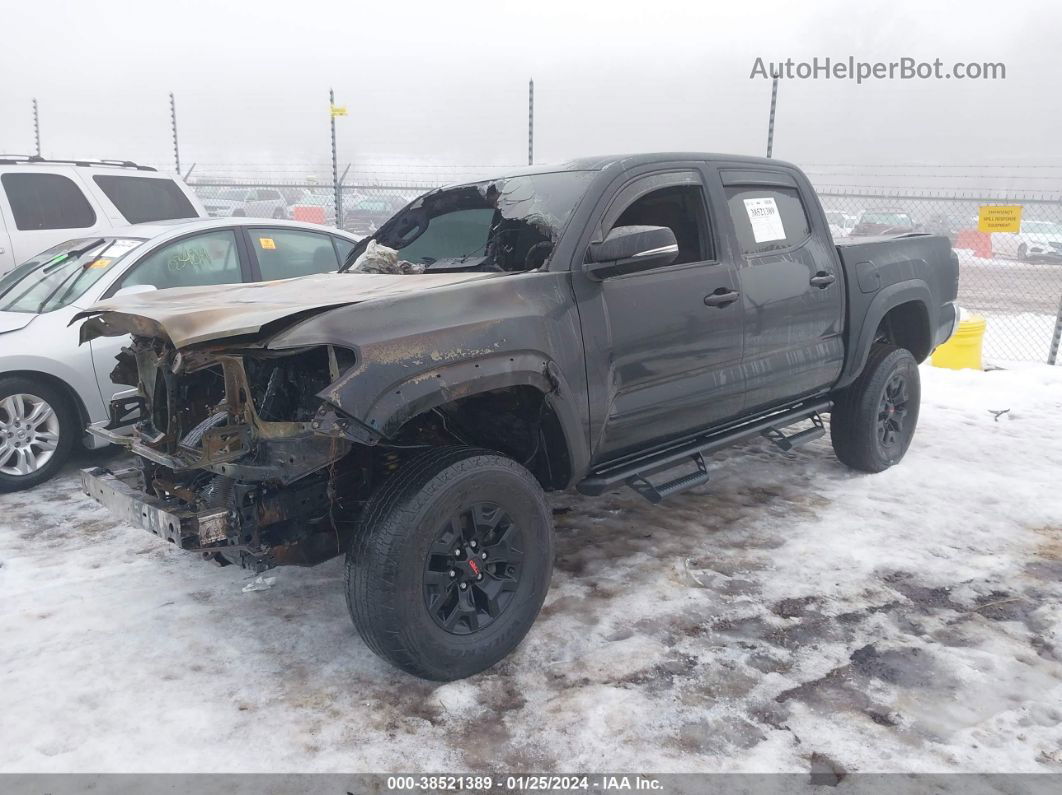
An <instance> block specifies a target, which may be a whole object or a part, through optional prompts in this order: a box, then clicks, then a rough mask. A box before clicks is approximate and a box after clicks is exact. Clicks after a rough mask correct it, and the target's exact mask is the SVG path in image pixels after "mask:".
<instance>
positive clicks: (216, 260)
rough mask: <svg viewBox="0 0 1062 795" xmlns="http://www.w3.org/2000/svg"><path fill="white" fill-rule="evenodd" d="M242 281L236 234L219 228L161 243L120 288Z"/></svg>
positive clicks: (165, 287)
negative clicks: (139, 285)
mask: <svg viewBox="0 0 1062 795" xmlns="http://www.w3.org/2000/svg"><path fill="white" fill-rule="evenodd" d="M242 281H243V275H242V273H241V272H240V258H239V255H238V254H237V251H236V234H235V233H234V232H233V231H232V230H231V229H221V230H218V231H215V232H204V233H203V234H201V235H193V236H191V237H185V238H181V239H180V240H177V241H174V242H173V243H166V244H164V245H163V246H162V247H161V248H159V249H158V250H157V251H155V252H154V253H152V254H148V255H147V256H146V257H144V259H143V260H141V261H140V262H139V263H137V264H136V266H135V267H134V268H133V269H132V270H131V271H130V272H129V273H128V274H126V276H125V278H124V279H122V287H129V286H132V285H136V284H149V285H151V286H152V287H157V288H158V289H160V290H165V289H168V288H170V287H198V286H201V285H210V284H235V283H237V282H242Z"/></svg>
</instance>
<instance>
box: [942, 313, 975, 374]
mask: <svg viewBox="0 0 1062 795" xmlns="http://www.w3.org/2000/svg"><path fill="white" fill-rule="evenodd" d="M984 339H985V319H984V318H983V317H981V316H980V315H971V316H970V317H968V318H967V319H965V320H961V321H959V328H957V329H956V330H955V333H954V334H953V335H952V337H951V339H950V340H948V341H947V342H945V343H944V344H943V345H941V346H940V347H939V348H937V349H936V351H934V352H933V358H932V360H931V361H932V363H933V366H934V367H947V368H948V369H949V370H984V369H985V367H984V363H983V362H982V360H981V347H982V344H983V343H984Z"/></svg>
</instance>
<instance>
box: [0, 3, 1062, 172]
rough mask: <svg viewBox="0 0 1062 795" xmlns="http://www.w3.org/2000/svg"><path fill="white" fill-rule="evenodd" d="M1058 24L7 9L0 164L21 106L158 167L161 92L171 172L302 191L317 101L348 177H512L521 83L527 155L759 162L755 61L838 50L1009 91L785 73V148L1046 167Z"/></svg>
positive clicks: (519, 153)
mask: <svg viewBox="0 0 1062 795" xmlns="http://www.w3.org/2000/svg"><path fill="white" fill-rule="evenodd" d="M1060 22H1062V9H1060V7H1059V5H1058V4H1057V3H1054V2H1046V1H1045V2H1025V3H1019V2H1012V3H1010V4H1001V3H998V2H932V3H930V2H900V1H898V0H891V1H890V2H887V3H856V2H851V1H849V2H818V3H814V2H802V3H797V2H788V3H783V2H773V1H772V0H755V2H730V3H721V4H717V3H708V2H691V3H674V2H664V1H663V0H656V1H655V2H644V0H643V1H642V2H638V3H632V4H627V3H622V2H579V1H578V0H567V2H552V1H551V2H544V1H543V0H537V1H536V2H526V3H511V2H499V1H498V0H495V1H494V2H457V0H451V2H437V1H436V2H421V1H420V0H404V1H403V2H373V3H364V2H360V3H359V2H343V3H338V2H336V3H325V2H313V1H312V0H302V2H291V0H283V1H280V0H255V2H245V1H244V0H235V1H234V0H229V1H228V2H213V3H211V2H201V0H184V2H181V3H160V2H157V1H156V0H143V1H142V2H107V3H89V2H57V1H56V0H33V1H32V2H30V1H29V0H0V29H2V30H3V31H4V35H3V46H2V47H0V152H31V151H32V147H33V138H32V121H31V112H30V103H31V98H32V97H34V96H35V97H37V98H38V100H39V102H40V107H41V127H42V130H41V136H42V148H43V151H44V153H45V154H46V155H49V156H54V157H69V156H79V157H122V158H130V159H135V160H139V161H143V162H149V163H155V164H160V165H163V166H167V167H168V166H169V165H170V164H171V163H172V157H173V154H172V142H171V139H170V130H169V106H168V96H167V95H168V92H169V91H174V92H175V94H176V96H177V103H178V115H179V123H180V145H181V160H182V164H184V165H185V167H187V166H188V165H190V164H191V163H192V162H196V163H199V164H200V166H199V168H200V169H206V170H209V169H210V168H211V166H212V164H230V165H231V164H242V163H249V164H265V163H270V164H272V165H271V167H272V168H273V169H276V170H280V171H285V170H290V171H291V172H292V177H293V178H299V177H300V176H301V175H302V174H303V173H304V172H305V170H306V167H305V165H304V164H308V163H313V162H316V163H323V162H327V160H328V159H329V156H330V155H329V138H328V105H327V101H328V100H327V98H328V89H329V87H330V86H333V87H334V88H335V90H336V95H337V103H339V104H343V105H346V106H347V107H348V108H349V110H350V115H349V116H348V117H347V118H342V119H339V122H338V124H339V151H340V160H341V161H342V162H344V163H346V162H354V163H356V164H358V166H357V167H358V168H359V169H361V170H363V171H364V170H371V169H372V168H376V169H378V170H380V171H386V170H388V169H390V168H391V165H390V164H397V163H408V162H410V161H414V162H418V163H436V164H445V165H448V166H480V165H492V164H519V163H522V162H525V161H526V154H527V80H528V78H529V77H532V76H533V77H534V80H535V89H536V119H535V122H536V125H535V131H536V158H535V159H536V162H556V161H561V160H565V159H568V158H570V157H573V156H578V155H584V154H594V153H611V152H628V151H630V152H634V151H657V150H705V151H722V152H736V153H747V154H762V153H763V150H764V146H765V142H766V128H767V111H768V104H769V97H770V83H769V81H765V80H750V79H749V73H750V71H751V69H752V65H753V62H754V60H755V58H756V57H757V56H760V57H763V58H764V59H765V60H769V61H775V60H783V59H785V58H787V57H792V58H795V59H798V60H799V59H810V58H811V57H813V56H819V57H820V58H821V57H825V56H830V57H833V58H835V59H837V58H847V56H849V55H854V56H855V57H856V58H857V59H863V60H885V61H888V60H896V59H898V58H900V57H901V56H911V57H915V58H918V59H920V60H932V59H933V58H937V57H939V58H941V59H943V60H944V61H945V62H948V63H950V62H951V61H955V60H964V61H1002V62H1004V63H1005V64H1006V68H1007V79H1006V80H1002V81H961V82H960V81H956V80H947V81H944V80H941V81H899V80H895V81H875V82H870V83H865V84H863V85H861V86H858V85H855V84H854V83H853V82H843V81H837V80H829V81H827V80H807V81H783V82H782V85H781V90H780V97H779V106H778V122H777V128H776V139H775V155H776V156H777V157H781V158H785V159H788V160H793V161H796V162H798V163H805V164H827V165H828V164H838V163H842V164H843V163H857V164H911V163H943V164H956V165H959V164H982V163H986V164H997V165H998V164H1026V165H1039V164H1053V165H1055V166H1060V165H1062V156H1060V152H1059V147H1058V144H1057V141H1058V132H1057V128H1058V122H1059V120H1060V117H1062V114H1060V91H1059V77H1060V76H1062V64H1060V56H1059V50H1058V48H1059V43H1060V35H1059V34H1060V33H1062V24H1060ZM373 164H375V165H373ZM1024 173H1029V174H1035V171H1026V172H1024ZM1053 173H1058V172H1057V169H1056V171H1055V172H1053ZM1032 187H1037V186H1036V184H1035V183H1032Z"/></svg>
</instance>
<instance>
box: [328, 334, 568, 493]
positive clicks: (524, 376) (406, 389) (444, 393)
mask: <svg viewBox="0 0 1062 795" xmlns="http://www.w3.org/2000/svg"><path fill="white" fill-rule="evenodd" d="M514 386H529V387H532V388H534V389H536V390H537V391H539V392H541V393H542V394H543V396H544V398H545V400H546V402H547V404H548V405H549V407H550V408H551V409H552V410H553V412H554V414H555V415H556V417H557V420H558V422H559V423H560V426H561V431H562V433H563V435H564V440H565V444H566V445H567V447H568V455H569V457H570V460H571V463H572V471H573V472H579V471H582V468H583V467H584V466H585V465H586V462H587V460H588V458H589V450H588V449H587V444H586V440H585V439H584V437H583V433H584V427H583V419H582V417H581V415H580V414H579V413H578V412H577V410H576V406H575V405H573V398H574V397H575V394H576V393H575V392H574V391H573V390H572V389H571V388H570V386H569V384H568V382H567V380H566V379H565V378H564V375H563V374H562V373H561V371H560V368H559V367H558V366H557V365H556V364H555V363H554V362H553V361H552V360H551V359H549V358H548V357H547V356H545V355H543V354H541V353H538V352H535V351H517V352H508V353H498V354H491V355H488V356H482V357H477V358H474V359H465V360H462V361H457V362H449V363H445V364H441V365H440V366H438V367H434V368H432V369H429V370H424V371H421V372H418V373H415V374H413V375H409V376H408V377H405V378H403V379H402V380H401V381H398V382H396V383H392V384H391V385H389V386H388V387H387V389H385V390H384V391H382V392H380V393H379V394H378V395H376V396H375V397H374V398H373V399H371V400H370V401H369V402H368V403H363V404H362V407H359V409H354V410H352V409H353V405H354V403H355V402H356V400H351V401H349V402H348V401H347V400H344V397H345V395H344V394H343V393H344V392H345V391H346V390H341V391H340V394H338V395H336V394H327V393H332V387H330V388H329V389H328V390H326V393H321V395H320V397H322V398H323V399H325V400H326V401H327V402H329V403H331V404H333V405H336V406H338V407H339V408H340V410H341V411H343V412H344V413H348V414H351V415H352V416H354V417H355V419H357V420H358V421H359V422H360V423H361V424H363V425H365V426H366V427H368V428H369V429H371V431H374V432H375V434H379V435H380V436H382V437H384V438H390V437H392V436H394V435H395V434H396V433H397V432H398V430H399V429H400V428H401V427H402V426H403V425H404V424H405V423H406V422H408V421H409V420H410V419H412V418H413V417H415V416H417V415H418V414H423V413H424V412H425V411H430V410H431V409H433V408H437V407H438V406H442V405H445V404H446V403H450V402H452V401H454V400H458V399H460V398H465V397H471V396H473V395H478V394H482V393H484V392H488V391H490V390H493V389H504V388H506V387H514ZM348 388H349V389H351V390H352V391H356V390H359V389H362V388H364V379H362V378H356V379H353V380H352V381H351V382H350V383H349V385H348ZM352 397H353V395H352ZM337 398H338V401H337ZM344 404H347V405H344Z"/></svg>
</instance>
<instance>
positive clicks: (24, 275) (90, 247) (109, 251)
mask: <svg viewBox="0 0 1062 795" xmlns="http://www.w3.org/2000/svg"><path fill="white" fill-rule="evenodd" d="M143 242H144V241H143V240H142V239H141V238H136V237H86V238H78V239H75V240H68V241H66V242H65V243H60V244H59V245H58V246H54V247H52V248H50V249H48V250H47V251H42V252H41V253H40V254H38V255H37V256H35V257H33V258H32V259H30V260H27V261H26V262H23V263H22V264H21V265H19V266H18V267H17V268H15V269H14V270H13V271H11V272H10V273H8V274H7V275H6V276H4V278H3V279H0V312H30V313H33V314H37V315H39V314H43V313H45V312H51V311H53V310H55V309H60V308H62V307H64V306H67V305H68V304H71V303H73V302H74V301H76V300H77V299H78V298H80V297H81V296H82V295H84V294H85V291H86V290H88V289H89V288H90V287H91V286H92V285H94V284H95V283H96V282H97V281H99V280H100V278H101V277H103V275H104V274H106V273H108V272H109V271H110V270H111V268H113V267H114V266H115V264H116V263H117V262H118V261H119V260H120V259H122V258H123V257H124V256H125V255H126V254H128V253H129V252H131V251H133V250H134V249H135V248H137V247H139V246H140V244H141V243H143Z"/></svg>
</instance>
